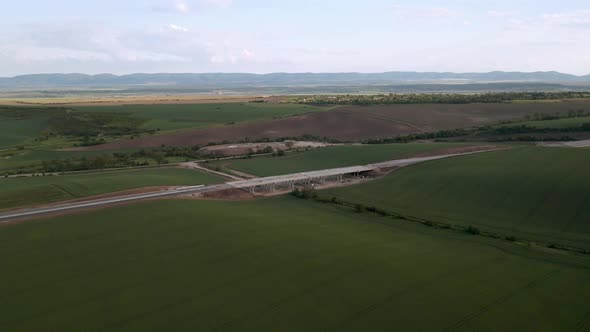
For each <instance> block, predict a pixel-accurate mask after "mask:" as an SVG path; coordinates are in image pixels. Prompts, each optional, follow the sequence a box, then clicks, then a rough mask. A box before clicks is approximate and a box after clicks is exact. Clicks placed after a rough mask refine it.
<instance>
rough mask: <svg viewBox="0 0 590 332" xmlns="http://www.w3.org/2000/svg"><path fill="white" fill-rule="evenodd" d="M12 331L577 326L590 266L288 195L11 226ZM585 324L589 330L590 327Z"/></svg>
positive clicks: (5, 238) (1, 304)
mask: <svg viewBox="0 0 590 332" xmlns="http://www.w3.org/2000/svg"><path fill="white" fill-rule="evenodd" d="M0 239H1V241H0V260H1V261H2V262H3V265H4V266H9V267H10V268H8V269H5V270H3V272H2V274H0V281H2V282H0V295H1V299H2V300H1V301H0V310H1V312H2V313H3V315H1V316H0V326H3V328H4V329H5V330H7V331H38V330H47V331H50V330H53V331H61V332H66V331H82V330H108V331H146V330H158V331H162V330H170V329H173V330H182V331H209V330H223V331H315V330H334V331H343V330H349V331H362V330H371V331H376V330H392V329H399V330H425V331H428V330H445V329H453V330H459V331H470V330H482V331H483V330H487V331H508V330H511V331H516V330H520V331H531V330H543V331H573V330H576V329H577V328H583V327H584V326H586V328H587V327H588V323H589V322H588V319H589V317H588V313H589V312H590V303H589V302H588V300H587V299H588V298H589V297H590V282H589V281H590V263H589V262H588V260H587V259H586V258H582V257H575V256H568V255H551V254H548V253H546V254H543V253H539V252H534V251H530V250H526V249H524V248H520V247H518V246H515V245H512V244H509V243H504V242H500V241H495V240H489V239H485V238H481V237H473V236H469V235H461V234H455V233H448V232H445V231H440V230H434V229H429V228H425V227H421V226H417V225H413V224H408V223H405V222H400V221H394V220H391V219H384V218H379V217H375V216H372V215H369V214H356V213H353V212H351V211H345V210H340V209H337V208H334V207H331V206H326V205H322V204H319V203H313V202H308V201H301V200H296V199H294V198H290V197H283V198H275V199H269V200H264V201H257V202H248V203H246V202H243V203H236V202H233V203H228V202H203V201H201V202H198V201H160V202H155V203H154V202H149V203H142V204H136V205H131V206H124V207H118V208H113V209H108V210H102V211H98V212H90V213H84V214H82V215H77V216H67V217H60V218H57V219H53V220H51V221H40V222H31V223H24V224H20V225H15V226H9V227H2V228H0ZM584 324H585V325H584Z"/></svg>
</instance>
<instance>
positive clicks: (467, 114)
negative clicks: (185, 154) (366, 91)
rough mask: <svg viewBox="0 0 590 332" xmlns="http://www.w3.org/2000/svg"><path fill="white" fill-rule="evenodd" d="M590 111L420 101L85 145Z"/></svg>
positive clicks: (565, 105) (354, 138)
mask: <svg viewBox="0 0 590 332" xmlns="http://www.w3.org/2000/svg"><path fill="white" fill-rule="evenodd" d="M570 111H584V112H588V111H590V102H588V101H583V100H582V101H563V102H556V103H514V104H467V105H455V104H453V105H450V104H416V105H371V106H339V107H336V108H331V109H329V110H326V111H323V112H312V113H308V114H301V115H297V116H291V117H287V118H282V119H273V120H264V121H257V122H250V123H242V124H240V123H236V125H231V126H223V127H214V128H211V127H209V128H203V129H196V130H190V131H183V132H176V133H169V134H161V135H155V136H143V137H141V138H139V139H134V140H117V141H112V142H108V143H107V144H103V145H98V146H91V147H87V148H85V149H88V150H102V149H119V148H138V147H144V148H145V147H157V146H160V145H162V144H164V145H168V146H192V145H205V144H208V143H210V142H217V143H219V142H222V141H229V142H236V141H242V140H246V139H249V140H260V139H277V138H283V137H301V136H304V135H308V136H311V137H316V138H325V139H328V140H333V141H341V142H359V141H365V140H368V139H379V138H386V137H396V136H400V135H408V134H416V133H424V132H432V131H438V130H445V129H456V128H471V127H477V126H481V125H486V124H495V123H498V122H500V121H507V120H514V119H521V118H524V117H525V116H526V115H530V114H534V113H540V114H555V113H559V114H567V113H568V112H570Z"/></svg>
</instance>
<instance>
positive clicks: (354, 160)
mask: <svg viewBox="0 0 590 332" xmlns="http://www.w3.org/2000/svg"><path fill="white" fill-rule="evenodd" d="M463 146H467V144H462V143H407V144H374V145H367V144H365V145H360V144H359V145H342V146H331V147H326V148H320V149H315V150H311V151H306V152H300V153H292V154H288V155H286V156H284V157H268V158H254V159H236V160H231V161H224V162H215V163H211V165H213V166H223V167H227V168H230V169H235V170H238V171H242V172H246V173H249V174H254V175H258V176H272V175H282V174H289V173H296V172H305V171H313V170H319V169H326V168H335V167H346V166H355V165H363V164H369V163H374V162H379V161H386V160H393V159H401V158H406V157H411V156H414V155H417V154H420V153H424V152H429V151H436V150H442V149H447V148H458V147H463Z"/></svg>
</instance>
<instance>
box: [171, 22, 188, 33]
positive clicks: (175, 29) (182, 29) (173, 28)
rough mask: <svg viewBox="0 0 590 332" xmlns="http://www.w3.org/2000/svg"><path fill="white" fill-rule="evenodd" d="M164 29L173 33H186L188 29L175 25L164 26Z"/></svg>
mask: <svg viewBox="0 0 590 332" xmlns="http://www.w3.org/2000/svg"><path fill="white" fill-rule="evenodd" d="M166 27H167V28H168V29H170V30H173V31H178V32H188V28H185V27H183V26H180V25H176V24H168V25H166Z"/></svg>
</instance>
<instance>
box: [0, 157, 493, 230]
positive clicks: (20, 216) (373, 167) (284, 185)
mask: <svg viewBox="0 0 590 332" xmlns="http://www.w3.org/2000/svg"><path fill="white" fill-rule="evenodd" d="M488 151H495V150H484V151H473V152H465V153H454V154H444V155H438V156H429V157H416V158H407V159H398V160H390V161H385V162H380V163H373V164H368V165H360V166H351V167H341V168H332V169H325V170H318V171H311V172H301V173H293V174H286V175H279V176H270V177H261V178H255V179H249V180H240V181H231V182H226V183H224V184H215V185H209V186H205V185H198V186H185V187H177V188H172V189H167V190H160V191H152V192H144V193H140V194H132V195H123V196H116V197H110V198H101V199H88V200H83V201H77V202H67V203H63V204H51V205H44V206H38V207H33V208H27V209H19V210H12V211H8V212H3V213H0V224H3V223H4V224H6V223H10V222H15V221H20V220H24V219H32V218H40V217H44V216H49V215H52V214H56V213H69V212H74V211H78V210H83V209H90V208H98V207H105V206H109V205H115V204H122V203H130V202H136V201H141V200H147V199H161V198H172V197H179V196H187V195H201V194H205V193H209V192H215V191H221V190H227V189H239V190H244V191H246V192H248V193H250V194H256V193H268V192H270V193H272V192H285V191H290V190H293V189H294V188H296V187H300V186H315V185H323V184H326V183H334V182H342V181H343V180H344V179H346V178H358V177H364V176H365V175H366V174H368V173H369V172H372V171H377V170H381V169H391V168H396V167H404V166H409V165H413V164H416V163H421V162H426V161H430V160H437V159H443V158H450V157H457V156H463V155H469V154H474V153H482V152H488Z"/></svg>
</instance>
